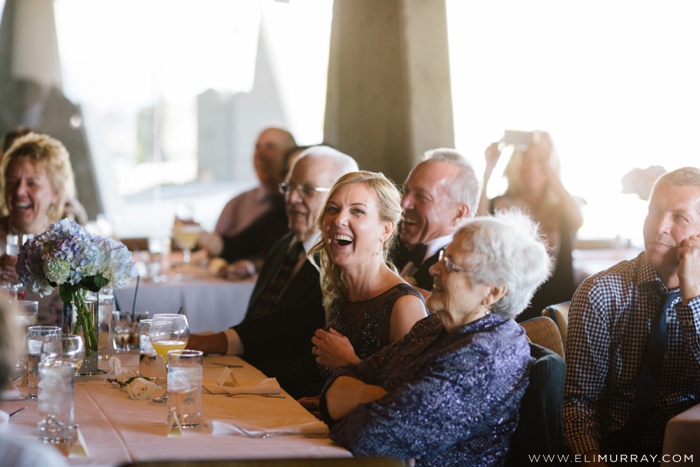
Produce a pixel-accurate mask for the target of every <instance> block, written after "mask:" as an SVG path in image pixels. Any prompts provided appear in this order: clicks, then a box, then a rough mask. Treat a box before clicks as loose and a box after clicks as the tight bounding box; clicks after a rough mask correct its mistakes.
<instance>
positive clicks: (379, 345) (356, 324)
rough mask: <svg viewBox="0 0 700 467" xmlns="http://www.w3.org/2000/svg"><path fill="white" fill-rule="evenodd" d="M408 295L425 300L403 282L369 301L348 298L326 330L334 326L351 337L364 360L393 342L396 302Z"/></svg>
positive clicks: (325, 373) (323, 371)
mask: <svg viewBox="0 0 700 467" xmlns="http://www.w3.org/2000/svg"><path fill="white" fill-rule="evenodd" d="M406 295H413V296H414V297H418V298H420V299H421V301H423V302H424V303H425V299H424V298H423V296H422V295H421V294H420V292H418V291H417V290H416V289H414V288H413V287H411V286H410V285H408V284H405V283H400V284H397V285H395V286H394V287H392V288H390V289H389V290H387V291H386V292H383V293H382V294H381V295H378V296H376V297H374V298H370V299H369V300H362V301H359V302H351V301H349V300H347V301H346V302H345V303H344V304H343V305H342V309H341V310H340V312H339V313H338V314H337V315H336V316H333V317H330V318H329V320H328V323H327V324H326V331H327V330H328V329H330V328H333V329H335V330H336V331H338V332H339V333H341V334H342V335H344V336H345V337H347V338H348V340H349V341H350V343H351V344H352V347H353V349H354V350H355V354H356V355H357V356H358V357H360V358H361V359H363V360H364V359H365V358H367V357H369V356H370V355H372V354H374V353H376V352H378V351H379V350H380V349H383V348H384V347H386V346H387V345H389V344H390V341H389V328H390V323H391V311H392V310H393V308H394V303H396V301H397V300H398V299H399V298H401V297H404V296H406ZM319 370H320V371H321V375H323V377H324V378H327V377H328V376H330V374H331V370H330V369H328V368H326V367H325V366H319Z"/></svg>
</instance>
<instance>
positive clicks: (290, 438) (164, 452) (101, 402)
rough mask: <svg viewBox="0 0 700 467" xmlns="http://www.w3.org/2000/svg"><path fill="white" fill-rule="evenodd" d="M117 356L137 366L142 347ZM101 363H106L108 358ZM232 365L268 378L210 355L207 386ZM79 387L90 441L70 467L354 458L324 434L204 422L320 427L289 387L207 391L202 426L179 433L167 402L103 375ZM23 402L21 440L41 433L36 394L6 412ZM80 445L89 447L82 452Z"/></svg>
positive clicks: (79, 411)
mask: <svg viewBox="0 0 700 467" xmlns="http://www.w3.org/2000/svg"><path fill="white" fill-rule="evenodd" d="M119 358H120V361H121V363H122V365H123V366H124V367H125V368H132V369H134V368H138V354H137V353H131V354H120V355H119ZM100 363H101V366H102V367H105V365H106V361H104V360H101V361H100ZM227 368H228V369H229V370H231V371H232V372H233V373H234V376H235V378H236V379H237V380H239V381H248V382H250V381H253V382H256V381H257V382H260V381H263V380H264V379H265V378H266V376H265V375H264V374H263V373H261V372H260V371H259V370H258V369H256V368H255V367H253V366H252V365H250V364H248V363H247V362H245V361H244V360H242V359H240V358H238V357H226V356H211V357H205V358H204V365H203V380H204V381H205V386H206V381H207V380H216V379H217V378H218V377H219V376H221V373H222V371H226V369H227ZM19 389H20V397H22V396H23V395H26V389H27V388H26V387H24V386H19ZM159 391H160V392H163V390H162V389H156V391H155V392H154V393H153V396H157V395H158V392H159ZM74 393H75V396H74V400H75V422H76V423H77V424H78V425H79V430H80V436H81V439H82V440H84V443H85V444H84V445H81V444H79V445H78V446H76V447H74V448H73V450H72V451H71V454H70V456H69V457H68V458H67V460H68V463H69V464H70V465H76V466H95V467H98V466H99V467H111V466H119V465H122V464H124V463H128V462H136V461H156V460H181V461H182V460H197V459H201V460H203V459H211V460H222V459H261V458H307V457H317V458H336V457H352V455H351V453H350V452H349V451H347V450H346V449H344V448H342V447H339V446H337V445H335V444H334V443H333V442H332V441H331V440H330V439H329V438H328V436H327V434H323V433H316V434H314V435H313V436H311V435H308V436H307V435H301V434H284V435H279V436H270V437H265V438H260V437H252V436H248V435H244V434H242V433H238V434H227V435H214V434H212V432H211V431H210V429H209V428H207V426H206V425H211V422H212V421H214V420H217V421H220V422H226V423H234V424H235V423H246V424H250V425H255V426H259V427H264V428H266V429H268V431H272V432H273V433H276V432H277V431H278V430H280V429H281V428H283V427H287V426H299V425H310V424H311V425H313V424H316V426H317V425H318V423H320V422H319V421H318V420H317V419H316V418H315V417H314V416H313V415H312V414H311V413H309V412H308V411H306V410H305V409H304V408H303V407H302V406H301V405H299V403H298V402H297V401H296V400H294V399H293V398H292V397H290V396H289V395H288V394H287V393H286V392H285V391H284V390H283V389H281V390H280V391H279V394H276V395H275V394H273V395H272V397H271V396H270V395H267V396H266V395H249V394H242V395H235V396H228V395H227V394H218V395H213V394H209V393H207V392H206V391H203V393H202V422H203V423H202V425H201V426H199V427H196V428H187V429H184V428H183V429H182V430H181V432H178V431H177V430H172V429H171V426H170V424H169V423H168V422H167V413H168V406H167V404H163V403H156V402H153V400H132V399H130V398H129V397H128V395H127V393H126V392H124V391H123V390H120V389H119V387H118V385H117V384H116V383H110V382H108V381H105V380H104V377H103V376H92V377H77V378H76V380H75V392H74ZM22 407H26V410H23V411H21V412H19V413H18V414H16V415H15V416H13V417H11V419H10V422H9V427H10V428H11V429H12V431H13V432H14V433H15V434H17V435H19V436H21V437H23V438H29V439H36V437H37V416H38V415H37V402H36V400H26V399H25V400H3V401H2V402H0V410H4V411H5V412H8V413H11V412H14V411H15V410H17V409H20V408H22ZM321 428H324V427H321ZM324 429H325V428H324ZM317 431H318V430H317ZM37 443H38V441H37ZM81 447H82V448H84V450H85V452H81V449H80V448H81ZM0 463H1V462H0Z"/></svg>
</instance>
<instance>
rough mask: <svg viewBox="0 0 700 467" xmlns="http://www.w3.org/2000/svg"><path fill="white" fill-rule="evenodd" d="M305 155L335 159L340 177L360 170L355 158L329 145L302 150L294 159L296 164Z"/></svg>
mask: <svg viewBox="0 0 700 467" xmlns="http://www.w3.org/2000/svg"><path fill="white" fill-rule="evenodd" d="M305 156H312V157H325V158H328V159H331V160H333V161H334V162H335V164H336V166H337V167H338V170H339V174H338V178H339V177H340V176H341V175H345V174H346V173H349V172H357V171H358V170H359V169H358V166H357V162H356V161H355V159H353V158H352V157H350V156H348V155H347V154H345V153H342V152H340V151H338V150H337V149H333V148H331V147H329V146H311V147H310V148H308V149H304V151H302V153H301V154H299V157H297V160H296V161H294V165H296V164H297V163H298V162H299V160H301V159H302V158H304V157H305ZM294 165H292V170H293V168H294ZM292 170H290V171H289V172H290V173H291V172H292Z"/></svg>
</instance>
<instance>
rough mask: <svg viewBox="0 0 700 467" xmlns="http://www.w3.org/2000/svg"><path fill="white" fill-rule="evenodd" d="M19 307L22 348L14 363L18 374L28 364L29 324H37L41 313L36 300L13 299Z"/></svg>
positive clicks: (18, 318)
mask: <svg viewBox="0 0 700 467" xmlns="http://www.w3.org/2000/svg"><path fill="white" fill-rule="evenodd" d="M12 303H15V304H16V305H18V307H19V312H18V314H17V315H16V318H17V324H18V326H17V328H19V329H20V332H21V337H20V340H21V344H20V345H21V348H20V351H19V355H18V356H17V360H16V361H15V363H14V364H13V368H14V370H15V372H16V374H17V375H19V374H20V371H21V370H24V369H25V368H26V366H27V353H28V350H27V330H28V329H29V326H36V320H37V315H38V313H39V302H37V301H34V300H17V301H13V302H12Z"/></svg>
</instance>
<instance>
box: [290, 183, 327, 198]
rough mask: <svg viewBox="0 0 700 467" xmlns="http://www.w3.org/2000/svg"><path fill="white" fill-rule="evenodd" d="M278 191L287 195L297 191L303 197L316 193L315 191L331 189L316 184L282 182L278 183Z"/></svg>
mask: <svg viewBox="0 0 700 467" xmlns="http://www.w3.org/2000/svg"><path fill="white" fill-rule="evenodd" d="M278 187H279V190H280V193H282V194H283V195H284V196H289V195H291V194H292V192H293V191H295V190H296V191H298V192H299V195H300V196H303V197H304V198H311V197H312V196H314V195H316V193H325V192H328V191H331V189H330V188H320V187H317V186H311V185H307V184H303V185H297V184H295V183H287V182H283V183H280V184H279V185H278Z"/></svg>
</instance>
